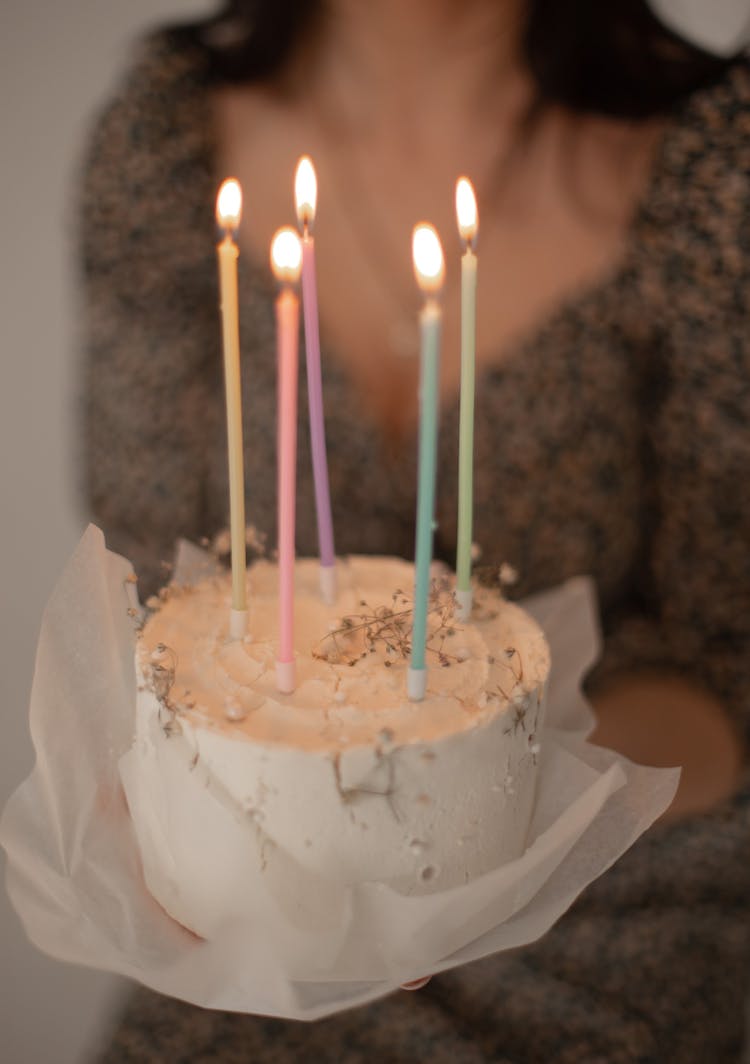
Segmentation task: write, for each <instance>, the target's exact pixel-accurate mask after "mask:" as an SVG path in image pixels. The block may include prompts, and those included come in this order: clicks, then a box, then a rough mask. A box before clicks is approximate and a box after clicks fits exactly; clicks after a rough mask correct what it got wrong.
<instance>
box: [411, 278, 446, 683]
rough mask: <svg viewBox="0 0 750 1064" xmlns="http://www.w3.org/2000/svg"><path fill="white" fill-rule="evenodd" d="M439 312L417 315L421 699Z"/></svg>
mask: <svg viewBox="0 0 750 1064" xmlns="http://www.w3.org/2000/svg"><path fill="white" fill-rule="evenodd" d="M441 325H442V314H441V312H440V307H439V306H438V304H437V302H436V301H435V300H434V299H430V300H428V301H427V303H426V304H425V306H424V309H423V311H422V313H421V315H420V332H421V354H420V387H419V395H420V417H419V480H418V485H417V536H416V549H415V559H414V561H415V570H416V572H415V583H414V618H413V627H412V637H411V666H410V668H409V697H410V698H412V699H414V700H415V701H420V700H421V699H422V698H424V691H425V686H426V681H427V676H426V662H425V656H426V642H427V613H428V608H429V599H430V565H431V563H432V539H433V529H434V524H435V481H436V472H437V435H438V396H439V382H440V333H441Z"/></svg>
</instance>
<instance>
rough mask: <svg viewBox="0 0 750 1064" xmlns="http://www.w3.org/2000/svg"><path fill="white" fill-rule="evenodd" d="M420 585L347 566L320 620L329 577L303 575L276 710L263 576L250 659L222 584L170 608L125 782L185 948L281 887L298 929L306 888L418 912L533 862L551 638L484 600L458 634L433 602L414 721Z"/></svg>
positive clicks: (169, 598) (495, 601)
mask: <svg viewBox="0 0 750 1064" xmlns="http://www.w3.org/2000/svg"><path fill="white" fill-rule="evenodd" d="M413 580H414V572H413V567H412V566H411V565H408V564H406V563H405V562H401V561H397V560H394V559H387V558H364V557H354V558H350V559H349V560H348V561H344V562H340V563H339V588H340V591H339V596H338V600H337V602H336V604H335V606H327V605H325V604H324V603H323V602H322V600H321V597H320V594H319V589H318V565H317V562H314V561H302V562H299V563H298V566H297V571H296V589H295V618H296V619H295V624H296V630H295V649H296V658H297V687H296V690H295V692H294V693H293V694H291V695H282V694H279V693H278V691H277V690H276V682H275V658H276V639H277V614H278V605H277V570H276V568H275V566H273V565H272V564H271V563H269V562H259V563H257V564H256V565H255V566H253V568H252V569H251V570H250V573H249V576H248V608H249V618H248V635H247V636H246V638H245V639H244V640H243V641H231V640H230V639H229V636H228V622H229V605H230V582H229V577H228V575H227V576H226V577H224V576H222V577H216V578H210V579H207V580H205V581H203V582H202V583H200V584H198V585H196V586H194V587H187V588H171V589H170V591H169V593H168V594H166V595H165V597H164V600H163V602H162V603H161V604H160V606H159V608H158V609H157V610H156V611H155V612H154V613H153V615H152V616H151V617H150V619H149V620H148V622H147V624H146V625H145V627H144V629H143V631H142V633H141V635H140V637H139V644H138V650H137V671H138V697H137V708H136V726H135V727H136V738H135V742H134V745H133V748H132V750H131V751H130V752H129V753H128V754H127V755H126V756H125V758H123V759H122V762H121V775H122V779H123V784H124V786H125V791H126V794H127V799H128V804H129V807H130V811H131V815H132V818H133V822H134V825H135V829H136V834H137V836H138V842H139V845H140V850H141V855H142V860H143V867H144V874H145V877H146V882H147V884H148V887H149V889H150V891H151V893H152V894H153V895H154V897H155V898H156V899H157V900H158V901H159V902H160V903H161V905H162V906H163V907H164V908H165V909H166V910H167V911H168V912H169V913H170V914H171V915H172V916H173V917H174V918H175V919H176V920H178V921H179V922H180V923H182V924H183V925H185V926H186V927H188V928H190V929H191V930H192V931H194V932H196V933H197V934H199V935H201V936H204V937H210V936H211V935H212V933H213V932H214V931H216V929H217V928H218V927H219V926H220V925H221V924H222V923H224V921H226V920H228V919H231V918H232V916H233V915H235V914H237V913H241V912H243V911H244V908H245V907H246V906H247V904H248V898H249V897H250V895H251V894H252V890H253V883H254V882H255V881H257V880H263V879H264V878H265V879H266V881H269V880H270V881H272V882H273V881H274V875H276V878H277V880H278V881H279V882H282V881H283V884H284V887H283V889H284V892H285V899H284V904H285V905H286V906H287V908H289V907H291V909H292V910H293V909H294V907H295V905H297V904H299V905H304V904H305V898H304V897H303V893H304V891H306V890H307V889H308V886H306V885H305V884H306V877H308V876H309V877H310V881H314V882H316V883H318V884H320V883H326V882H329V883H332V884H336V885H337V886H341V885H342V884H344V885H346V884H356V883H361V882H378V883H383V884H386V885H388V886H390V887H392V888H393V889H395V890H397V891H399V892H401V893H404V894H414V893H425V892H432V891H438V890H443V889H446V888H449V887H453V886H457V885H461V884H464V883H465V882H467V881H468V880H469V879H471V878H473V877H475V876H478V875H480V874H481V873H483V872H485V871H489V870H490V869H492V868H495V867H497V866H498V865H500V864H502V863H503V862H505V861H509V860H512V859H513V858H515V857H518V856H520V854H521V853H522V852H523V850H524V847H525V840H526V833H527V829H528V825H529V821H530V817H531V813H532V808H533V803H534V795H535V786H536V774H537V766H538V756H537V755H538V752H539V741H540V730H541V726H542V718H543V711H544V694H545V685H546V680H547V675H548V671H549V652H548V649H547V645H546V642H545V639H544V636H543V634H542V632H541V631H540V629H539V628H538V626H537V625H536V624H535V622H534V621H533V620H532V619H531V618H530V617H529V616H528V615H527V614H525V613H524V612H523V611H522V610H521V609H520V608H519V607H517V606H515V605H512V604H510V603H508V602H506V601H505V600H504V599H502V597H501V596H500V595H499V594H498V593H496V592H492V591H482V590H479V591H477V593H476V605H475V610H474V614H473V616H472V620H471V622H459V621H457V620H456V619H455V616H454V608H453V599H452V595H451V593H450V590H449V589H448V587H447V585H446V587H440V586H437V587H436V589H435V591H434V593H433V596H432V599H431V606H430V613H429V638H428V651H427V663H428V670H429V671H428V681H427V694H426V697H425V699H424V701H422V702H411V701H409V699H408V697H407V693H406V673H407V668H408V649H409V648H408V641H409V637H410V633H411V601H410V600H411V593H412V588H413ZM282 869H283V876H281V875H280V872H281V871H282ZM295 870H296V871H295ZM297 884H298V886H296V885H297ZM296 889H298V891H299V895H300V896H299V897H298V898H297V897H295V890H296Z"/></svg>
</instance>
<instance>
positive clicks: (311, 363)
mask: <svg viewBox="0 0 750 1064" xmlns="http://www.w3.org/2000/svg"><path fill="white" fill-rule="evenodd" d="M294 189H295V199H296V206H297V218H298V220H299V224H300V228H301V230H302V305H303V313H304V321H305V354H306V359H307V396H308V402H309V406H310V445H311V450H312V463H313V479H314V481H315V511H316V514H317V520H318V549H319V551H320V590H321V593H322V595H323V598H324V600H325V601H326V602H330V603H333V602H335V600H336V555H335V552H334V546H333V520H332V518H331V494H330V489H329V486H328V460H327V457H326V434H325V421H324V419H323V382H322V379H321V368H320V327H319V324H318V289H317V283H316V275H315V242H314V240H313V237H312V232H311V229H312V223H313V221H314V220H315V206H316V201H317V180H316V177H315V170H314V168H313V164H312V161H311V160H310V159H309V157H308V156H306V155H303V156H302V158H301V159H300V161H299V163H298V164H297V172H296V174H295V178H294Z"/></svg>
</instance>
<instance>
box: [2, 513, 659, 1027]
mask: <svg viewBox="0 0 750 1064" xmlns="http://www.w3.org/2000/svg"><path fill="white" fill-rule="evenodd" d="M189 554H190V552H183V557H185V556H186V555H189ZM195 561H196V559H195V558H194V557H193V558H192V564H195ZM131 572H132V569H131V566H130V564H129V563H128V562H126V561H125V560H124V559H123V558H121V557H119V556H117V555H115V554H112V553H110V552H108V551H107V550H106V549H105V545H104V538H103V536H102V534H101V532H100V531H99V530H98V529H96V528H94V527H93V526H91V527H89V529H88V530H87V531H86V533H85V534H84V536H83V538H82V540H81V542H80V544H79V546H78V548H77V549H76V551H75V553H74V555H73V557H72V558H71V560H70V562H69V564H68V566H67V568H66V569H65V571H64V573H63V575H62V577H61V579H60V581H59V583H58V585H57V587H56V589H55V590H54V592H53V594H52V597H51V599H50V601H49V603H48V605H47V608H46V610H45V614H44V619H43V623H42V629H41V634H40V637H39V647H38V651H37V659H36V673H35V677H34V685H33V690H32V697H31V734H32V738H33V741H34V746H35V749H36V765H35V768H34V770H33V772H32V774H31V776H30V777H29V778H28V779H27V780H26V781H25V782H24V783H23V784H22V785H21V787H20V788H19V789H18V790H17V791H16V793H15V794H14V795H13V797H12V798H11V800H10V801H9V803H8V805H7V807H6V809H5V812H4V815H3V819H2V822H1V823H0V842H2V844H3V846H4V847H5V850H6V851H7V854H8V890H9V893H10V896H11V899H12V901H13V904H14V905H15V907H16V909H17V911H18V913H19V915H20V917H21V919H22V921H23V923H24V926H25V928H26V931H27V932H28V935H29V937H30V938H31V939H32V941H33V942H34V943H35V944H36V945H37V946H38V947H39V948H40V949H42V950H44V951H45V952H46V953H49V954H51V955H52V956H54V957H58V958H60V959H61V960H66V961H72V962H75V963H79V964H86V965H89V966H91V967H94V968H100V969H105V970H109V971H112V972H119V973H121V974H122V975H126V976H130V977H131V978H133V979H136V980H138V981H139V982H141V983H144V984H145V985H146V986H150V987H152V988H153V989H155V990H158V991H160V992H162V993H165V994H170V995H172V996H173V997H177V998H182V999H184V1000H186V1001H190V1002H193V1003H195V1004H197V1005H202V1006H204V1007H207V1008H218V1009H227V1010H233V1011H239V1012H252V1013H262V1014H267V1015H272V1016H284V1017H289V1018H294V1019H315V1018H317V1017H321V1016H326V1015H328V1014H330V1013H333V1012H336V1011H338V1010H340V1009H343V1008H348V1007H351V1006H353V1005H357V1004H362V1003H364V1002H366V1001H370V1000H372V999H374V998H377V997H379V996H381V995H383V994H385V993H388V992H389V991H391V990H393V989H394V988H395V987H397V986H398V985H399V984H400V983H402V982H404V981H406V980H409V979H413V978H416V977H418V976H421V975H424V974H427V973H436V972H440V971H442V970H445V969H447V968H452V967H454V966H456V965H459V964H464V963H466V962H467V961H471V960H475V959H477V958H479V957H484V956H486V955H488V954H490V953H494V952H496V951H499V950H505V949H511V948H513V947H516V946H521V945H523V944H525V943H529V942H532V941H534V940H535V939H537V938H539V936H540V935H543V934H544V932H545V931H546V930H547V929H548V928H549V927H550V926H551V925H552V924H553V923H554V922H555V921H556V920H557V919H558V918H559V917H560V916H561V915H562V914H563V913H564V912H565V910H566V909H567V908H568V906H569V905H570V904H571V903H572V901H573V900H574V899H575V897H576V896H577V895H578V894H579V893H580V892H581V891H582V890H583V888H584V887H585V886H586V885H587V884H588V883H590V882H591V881H592V880H593V879H595V878H596V877H597V876H599V875H601V873H602V872H604V871H605V870H606V869H607V868H608V867H609V866H610V865H611V864H612V863H613V862H614V861H615V860H617V858H618V857H619V856H620V855H621V854H622V853H623V852H624V851H625V850H626V849H627V848H628V847H629V846H630V845H631V844H632V843H633V842H634V840H635V839H636V838H637V837H638V836H639V835H640V834H641V833H642V832H644V831H645V830H646V829H647V828H648V827H649V826H650V825H651V824H652V823H653V821H654V820H655V819H656V818H657V817H658V816H659V815H660V814H661V813H662V812H663V811H664V810H665V809H666V808H667V806H668V805H669V803H670V801H671V799H672V797H673V796H674V792H675V789H676V786H677V779H678V775H679V772H678V770H676V769H647V768H643V767H640V766H638V765H634V764H632V763H630V762H629V761H627V760H625V759H624V758H622V757H620V756H618V755H616V754H614V753H613V752H611V751H608V750H603V749H599V748H597V747H594V746H592V745H591V744H589V743H587V742H586V735H587V734H588V733H589V732H590V730H591V726H592V722H593V718H592V715H591V712H590V710H589V708H588V707H587V704H586V702H585V699H584V698H583V696H582V694H581V691H580V680H581V676H582V675H583V673H584V672H585V671H586V669H587V668H588V667H589V665H590V664H591V663H592V662H593V661H594V660H595V658H596V656H597V653H598V649H599V637H598V632H597V626H596V619H595V603H594V595H593V591H592V585H591V583H590V581H589V580H588V579H585V578H578V579H574V580H571V581H569V582H568V583H566V584H564V585H563V586H562V587H559V588H556V589H554V590H552V591H549V592H545V593H544V594H542V595H539V596H536V597H535V598H534V599H533V600H529V601H527V602H525V603H524V605H525V607H526V608H527V609H528V610H529V612H531V613H532V614H534V616H536V618H537V619H538V621H539V622H540V623H541V625H542V627H543V628H544V630H545V632H546V634H547V637H548V639H549V642H550V645H551V650H552V661H553V668H552V675H551V678H550V689H549V702H548V715H547V724H546V728H545V731H544V735H543V739H542V750H541V753H540V757H541V766H540V779H539V792H538V798H537V803H536V809H535V813H534V817H533V821H532V824H531V827H530V830H529V837H528V846H527V849H526V852H525V853H524V855H523V857H521V858H519V859H518V860H516V861H512V862H510V863H509V864H506V865H504V866H502V867H500V868H497V869H496V870H494V871H492V872H488V873H487V874H485V875H483V876H481V877H479V878H478V879H476V880H474V881H473V882H470V883H468V884H466V885H465V886H461V887H456V888H454V889H451V890H446V891H443V892H439V893H436V894H430V895H425V896H418V897H415V896H411V897H405V896H402V895H399V894H397V893H395V892H394V891H393V890H391V889H389V888H386V887H383V886H381V885H378V884H376V883H365V884H362V885H360V886H357V887H353V888H346V889H342V888H340V887H335V886H334V885H331V895H330V896H331V897H332V898H334V899H335V905H333V904H331V905H329V907H328V908H327V910H326V912H325V913H312V914H311V917H310V921H309V925H308V926H292V925H291V924H290V923H289V921H288V920H287V918H286V917H285V916H284V913H283V912H282V910H281V908H280V906H279V903H278V901H277V895H276V894H275V892H274V890H273V885H272V884H270V885H269V886H268V888H267V889H265V890H264V891H263V893H262V896H261V895H260V893H259V896H258V897H257V898H254V899H253V903H254V906H255V912H254V915H253V920H252V922H251V921H249V920H248V921H247V922H243V923H241V924H239V925H238V924H237V923H236V922H235V923H232V924H228V925H227V926H226V927H225V928H224V929H223V931H222V933H221V934H220V935H219V936H218V937H217V938H216V939H215V940H212V941H210V942H204V941H200V940H198V939H197V938H195V937H194V936H192V935H191V934H189V933H188V932H186V931H185V930H184V929H183V928H182V927H180V926H179V925H178V924H177V923H175V922H174V921H173V920H172V919H171V918H170V917H169V916H168V915H167V914H166V913H165V912H164V911H163V910H162V909H161V908H160V907H159V905H157V903H156V902H155V901H154V900H153V899H152V898H151V896H150V895H149V893H148V891H147V890H146V888H145V885H144V882H143V878H142V873H141V868H140V860H139V854H138V848H137V843H136V839H135V834H134V831H133V827H132V825H131V822H130V818H129V816H128V810H127V807H126V804H125V800H124V797H123V792H122V787H121V784H120V776H119V770H118V763H119V761H120V758H122V757H123V755H125V754H126V753H127V751H128V749H129V747H130V745H131V741H132V735H133V728H134V711H135V693H136V692H135V673H134V622H133V617H132V606H133V601H132V599H133V584H132V582H129V581H128V579H127V578H128V576H129V575H130V574H131ZM129 609H130V610H131V615H129V614H128V610H129ZM196 845H199V840H196ZM290 874H294V869H290ZM291 973H294V974H293V975H292V974H291Z"/></svg>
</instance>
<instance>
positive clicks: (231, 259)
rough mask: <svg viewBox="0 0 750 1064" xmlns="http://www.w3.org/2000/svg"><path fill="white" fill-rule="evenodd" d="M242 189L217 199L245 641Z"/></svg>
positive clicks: (235, 568)
mask: <svg viewBox="0 0 750 1064" xmlns="http://www.w3.org/2000/svg"><path fill="white" fill-rule="evenodd" d="M241 213H242V189H241V188H240V186H239V184H238V182H237V181H235V180H234V178H229V179H228V180H227V181H225V182H224V183H223V184H222V186H221V188H220V189H219V194H218V196H217V198H216V220H217V222H218V224H219V227H220V228H221V229H223V230H224V239H223V240H222V241H221V242H220V243H219V244H218V246H217V249H216V250H217V255H218V259H219V288H220V295H221V327H222V337H223V346H224V388H225V394H226V407H227V447H228V453H229V528H230V536H231V545H232V608H231V610H230V613H229V634H230V636H231V638H232V639H242V637H243V636H244V634H245V631H246V628H247V600H246V592H245V569H246V561H245V476H244V470H243V455H242V394H241V388H240V326H239V309H238V308H239V301H238V297H237V258H238V255H239V250H238V248H237V245H236V244H235V242H234V237H233V234H234V233H235V232H236V231H237V229H238V228H239V224H240V215H241Z"/></svg>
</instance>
